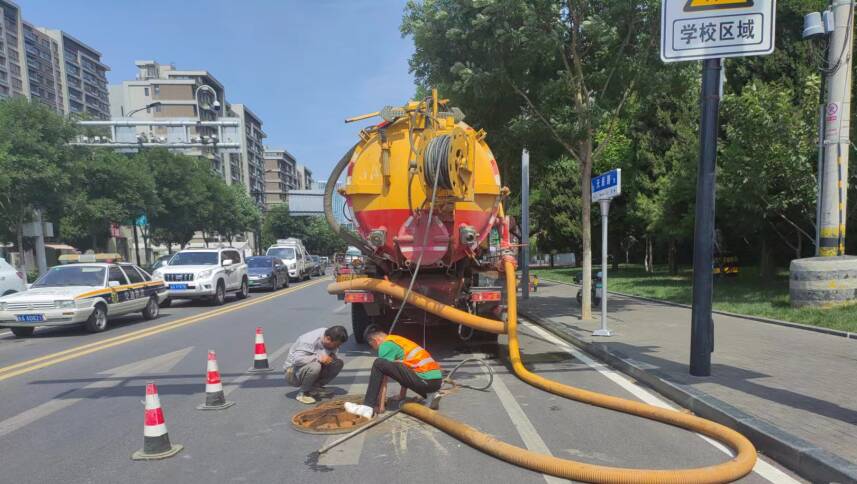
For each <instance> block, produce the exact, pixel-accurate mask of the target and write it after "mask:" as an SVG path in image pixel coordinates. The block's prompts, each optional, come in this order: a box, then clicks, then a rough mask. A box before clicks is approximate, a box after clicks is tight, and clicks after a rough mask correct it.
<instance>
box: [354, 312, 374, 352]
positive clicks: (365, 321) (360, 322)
mask: <svg viewBox="0 0 857 484" xmlns="http://www.w3.org/2000/svg"><path fill="white" fill-rule="evenodd" d="M370 324H372V319H371V318H370V317H369V315H368V314H366V308H364V307H363V305H362V304H351V331H353V332H354V341H356V342H357V343H360V344H363V343H365V342H366V339H365V338H363V333H364V332H365V331H366V328H368V327H369V325H370Z"/></svg>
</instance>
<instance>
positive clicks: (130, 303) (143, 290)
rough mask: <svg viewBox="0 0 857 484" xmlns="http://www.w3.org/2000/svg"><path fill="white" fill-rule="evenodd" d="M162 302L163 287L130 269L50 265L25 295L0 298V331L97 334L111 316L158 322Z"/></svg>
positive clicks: (24, 334)
mask: <svg viewBox="0 0 857 484" xmlns="http://www.w3.org/2000/svg"><path fill="white" fill-rule="evenodd" d="M166 297H167V288H166V286H165V285H164V282H163V281H159V280H154V279H153V278H152V277H151V276H150V275H149V273H147V272H146V271H144V270H142V269H140V268H139V267H137V266H135V265H134V264H109V263H80V264H69V265H61V266H55V267H52V268H51V269H50V270H49V271H48V272H46V273H45V274H43V275H42V277H40V278H39V279H37V280H36V282H34V283H33V285H32V286H31V287H30V289H29V290H27V291H26V292H21V293H15V294H10V295H8V296H3V297H0V327H4V328H9V329H11V330H12V333H14V334H15V336H18V337H19V338H23V337H27V336H31V335H32V334H33V331H34V330H35V328H37V327H39V326H66V325H73V324H83V325H84V327H85V328H86V330H87V331H89V332H92V333H97V332H99V331H104V330H105V329H107V322H108V320H109V319H110V318H112V317H114V316H122V315H124V314H129V313H135V312H141V313H143V318H145V319H154V318H157V317H158V314H159V307H160V303H161V302H163V301H164V299H165V298H166Z"/></svg>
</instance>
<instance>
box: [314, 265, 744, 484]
mask: <svg viewBox="0 0 857 484" xmlns="http://www.w3.org/2000/svg"><path fill="white" fill-rule="evenodd" d="M504 269H505V274H506V293H507V294H508V297H509V308H508V320H507V323H506V325H505V327H504V324H503V323H502V322H500V321H495V320H491V319H488V318H483V317H480V316H476V315H473V314H469V313H467V312H464V311H461V310H458V309H456V308H453V307H451V306H448V305H446V304H443V303H440V302H438V301H435V300H434V299H431V298H428V297H426V296H423V295H421V294H416V293H413V292H412V293H410V294H407V303H409V304H412V305H414V306H416V307H418V308H420V309H423V310H425V311H428V312H430V313H432V314H434V315H436V316H440V317H443V318H446V319H448V320H450V321H453V322H455V323H458V324H463V325H466V326H470V327H472V328H474V329H478V330H481V331H488V332H491V333H500V334H502V333H507V334H508V336H509V360H510V361H511V362H512V369H513V370H514V372H515V374H516V375H517V376H518V378H520V379H522V380H524V381H525V382H527V383H529V384H530V385H533V386H535V387H537V388H540V389H542V390H545V391H547V392H550V393H553V394H555V395H559V396H561V397H565V398H569V399H572V400H577V401H579V402H583V403H588V404H590V405H596V406H599V407H603V408H608V409H610V410H616V411H618V412H623V413H627V414H631V415H637V416H640V417H644V418H648V419H650V420H656V421H658V422H663V423H666V424H670V425H674V426H676V427H681V428H683V429H686V430H689V431H691V432H697V433H700V434H702V435H705V436H708V437H710V438H712V439H714V440H717V441H719V442H721V443H723V444H725V445H726V446H728V447H730V448H732V449H733V450H734V451H735V454H736V455H735V457H733V458H732V459H730V460H728V461H726V462H723V463H721V464H717V465H713V466H707V467H697V468H692V469H677V470H662V469H628V468H621V467H607V466H599V465H593V464H587V463H584V462H578V461H573V460H568V459H560V458H558V457H553V456H549V455H543V454H539V453H536V452H531V451H529V450H526V449H522V448H520V447H516V446H514V445H510V444H507V443H505V442H503V441H500V440H497V439H496V438H494V437H491V436H490V435H487V434H485V433H483V432H480V431H479V430H477V429H475V428H473V427H471V426H469V425H467V424H464V423H462V422H459V421H457V420H454V419H451V418H449V417H445V416H444V415H442V414H440V413H438V412H436V411H434V410H431V409H429V408H428V407H426V406H424V405H420V404H416V403H406V404H404V405H402V411H404V412H405V413H407V414H408V415H411V416H413V417H416V418H418V419H420V420H422V421H424V422H426V423H428V424H430V425H433V426H435V427H437V428H439V429H441V430H443V431H444V432H446V433H448V434H450V435H452V436H453V437H455V438H457V439H458V440H461V441H462V442H464V443H466V444H468V445H470V446H472V447H475V448H477V449H479V450H481V451H483V452H485V453H486V454H489V455H492V456H494V457H496V458H498V459H501V460H504V461H506V462H509V463H511V464H515V465H517V466H520V467H524V468H526V469H530V470H533V471H536V472H541V473H543V474H550V475H552V476H556V477H561V478H565V479H572V480H576V481H584V482H600V483H684V482H693V483H718V482H731V481H734V480H737V479H740V478H741V477H744V476H745V475H747V474H749V473H750V471H752V470H753V466H754V465H755V463H756V449H755V447H753V444H752V443H750V441H749V440H747V438H746V437H744V436H743V435H741V434H739V433H738V432H736V431H734V430H732V429H730V428H728V427H725V426H723V425H720V424H718V423H715V422H712V421H710V420H706V419H703V418H700V417H696V416H694V415H689V414H685V413H681V412H677V411H675V410H669V409H664V408H659V407H655V406H652V405H649V404H646V403H641V402H636V401H633V400H627V399H624V398H619V397H613V396H610V395H605V394H602V393H596V392H591V391H589V390H584V389H582V388H576V387H572V386H569V385H564V384H562V383H559V382H555V381H553V380H548V379H547V378H543V377H541V376H539V375H536V374H534V373H532V372H530V371H529V370H527V369H526V368H525V367H524V365H523V363H522V362H521V353H520V346H519V342H518V304H517V298H516V293H517V290H516V289H517V288H516V281H515V266H514V261H513V259H511V258H506V259H505V260H504ZM349 289H355V290H368V291H375V292H380V293H383V294H386V295H388V296H390V297H394V298H397V299H400V300H401V299H403V298H405V296H406V294H405V292H406V291H405V288H403V287H401V286H399V285H397V284H393V283H391V282H389V281H386V280H380V279H354V280H351V281H345V282H339V283H333V284H331V285H329V286H328V288H327V290H328V292H329V293H331V294H339V293H342V292H344V291H346V290H349Z"/></svg>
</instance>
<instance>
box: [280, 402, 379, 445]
mask: <svg viewBox="0 0 857 484" xmlns="http://www.w3.org/2000/svg"><path fill="white" fill-rule="evenodd" d="M345 402H354V403H361V402H363V396H362V395H345V396H343V397H339V398H336V399H333V400H330V401H329V402H324V403H320V404H318V405H316V406H315V407H313V408H310V409H308V410H304V411H302V412H298V413H296V414H295V415H294V416H293V417H292V427H294V428H295V430H297V431H299V432H304V433H307V434H324V435H329V434H346V433H348V432H353V431H354V430H357V429H358V428H360V427H362V426H364V425H366V424H367V423H369V421H370V420H369V419H367V418H365V417H358V416H357V415H352V414H350V413H348V412H346V411H345Z"/></svg>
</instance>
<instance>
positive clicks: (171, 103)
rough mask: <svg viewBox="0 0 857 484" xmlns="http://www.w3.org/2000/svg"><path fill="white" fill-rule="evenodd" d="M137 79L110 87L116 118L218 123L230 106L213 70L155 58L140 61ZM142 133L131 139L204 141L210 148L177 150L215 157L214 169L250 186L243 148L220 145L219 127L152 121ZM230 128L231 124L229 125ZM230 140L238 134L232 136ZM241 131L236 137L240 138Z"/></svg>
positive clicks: (228, 178) (234, 181) (111, 101)
mask: <svg viewBox="0 0 857 484" xmlns="http://www.w3.org/2000/svg"><path fill="white" fill-rule="evenodd" d="M135 65H136V66H137V75H136V77H135V79H134V80H130V81H124V82H122V84H118V85H117V84H114V85H111V86H110V89H109V90H110V114H111V116H112V117H113V120H114V121H120V120H123V119H127V120H131V119H133V120H146V121H153V122H164V123H166V122H167V121H170V120H176V121H178V120H184V121H188V120H192V119H195V120H199V121H217V120H218V119H223V118H222V115H223V113H224V112H225V111H227V110H228V107H227V106H225V104H226V101H225V99H226V89H225V88H224V86H223V84H222V83H221V82H220V81H218V80H217V78H216V77H214V76H213V75H212V74H211V73H210V72H208V71H206V70H202V69H194V70H182V69H177V68H176V66H175V65H172V64H159V63H158V62H156V61H153V60H138V61H136V62H135ZM146 129H147V130H148V131H141V130H140V129H139V128H138V129H137V130H136V131H135V132H134V133H130V135H131V138H134V137H139V138H140V139H141V140H143V141H150V140H159V139H163V140H165V142H169V143H173V144H175V143H184V142H187V143H190V142H191V141H193V140H198V141H205V142H206V143H207V144H209V145H210V147H200V146H193V147H188V148H187V149H185V148H181V149H176V151H179V152H181V153H183V154H186V155H191V156H203V157H206V158H208V159H209V160H210V161H211V165H212V169H213V170H214V171H216V172H218V173H219V174H220V175H221V176H222V177H223V178H224V180H225V181H226V182H227V183H228V184H230V185H231V184H234V183H240V184H243V185H246V182H245V180H246V176H245V170H244V167H243V165H244V163H243V162H242V156H241V153H240V152H239V151H238V150H222V149H218V147H217V141H225V140H219V139H218V135H217V130H216V129H215V128H214V127H211V126H191V127H189V128H185V127H179V126H169V125H168V124H161V125H152V126H151V127H147V128H146ZM224 129H226V130H227V131H228V130H231V129H232V128H224ZM229 137H230V138H232V137H233V135H230V136H229ZM238 137H239V136H238V132H237V130H236V132H235V133H234V138H236V139H237V138H238Z"/></svg>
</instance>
